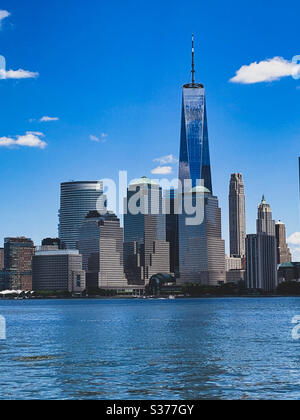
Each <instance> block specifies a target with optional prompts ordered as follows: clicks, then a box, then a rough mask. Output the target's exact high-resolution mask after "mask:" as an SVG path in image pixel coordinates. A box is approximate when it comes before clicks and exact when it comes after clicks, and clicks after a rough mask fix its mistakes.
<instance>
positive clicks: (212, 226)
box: [178, 187, 226, 286]
mask: <svg viewBox="0 0 300 420" xmlns="http://www.w3.org/2000/svg"><path fill="white" fill-rule="evenodd" d="M187 195H188V193H186V194H185V197H186V196H187ZM190 195H191V196H192V199H193V201H195V202H196V200H197V199H198V200H199V202H202V204H200V206H201V207H203V208H202V209H201V210H200V211H201V212H202V211H203V214H202V219H203V220H202V222H201V223H199V224H195V225H189V224H187V218H188V217H189V215H188V214H187V213H186V212H185V210H184V206H183V212H182V214H180V215H179V216H178V226H179V272H180V279H179V282H180V283H181V284H185V283H194V284H201V285H211V286H217V285H219V284H223V283H226V268H225V242H224V241H223V240H222V229H221V209H220V208H219V203H218V198H217V197H214V196H213V195H211V193H210V191H209V190H208V189H207V188H205V187H195V188H193V190H192V192H191V193H190ZM201 196H202V197H201Z"/></svg>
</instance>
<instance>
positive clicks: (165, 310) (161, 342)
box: [0, 298, 300, 400]
mask: <svg viewBox="0 0 300 420" xmlns="http://www.w3.org/2000/svg"><path fill="white" fill-rule="evenodd" d="M0 315H2V316H4V317H5V318H6V322H7V340H6V341H0V367H1V372H0V399H104V400H111V399H124V400H127V399H177V400H185V399H299V397H300V341H297V340H294V339H293V338H292V329H293V327H294V325H293V324H292V318H293V317H294V316H296V315H300V298H236V299H235V298H232V299H231V298H224V299H178V300H131V299H128V300H127V299H126V300H53V301H52V300H42V301H34V300H27V301H25V300H24V301H0Z"/></svg>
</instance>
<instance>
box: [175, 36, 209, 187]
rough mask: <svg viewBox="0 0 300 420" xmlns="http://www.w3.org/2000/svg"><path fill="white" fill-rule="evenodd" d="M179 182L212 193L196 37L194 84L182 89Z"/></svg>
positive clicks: (204, 108) (204, 100)
mask: <svg viewBox="0 0 300 420" xmlns="http://www.w3.org/2000/svg"><path fill="white" fill-rule="evenodd" d="M179 179H180V181H181V182H182V184H183V183H184V180H191V182H192V187H195V186H196V185H197V182H198V184H199V183H200V180H201V181H202V185H203V186H204V187H205V188H207V189H208V190H209V191H210V192H211V193H212V181H211V168H210V153H209V144H208V127H207V113H206V99H205V89H204V86H203V85H202V84H199V83H195V66H194V37H193V41H192V83H188V84H186V85H184V86H183V101H182V121H181V141H180V161H179Z"/></svg>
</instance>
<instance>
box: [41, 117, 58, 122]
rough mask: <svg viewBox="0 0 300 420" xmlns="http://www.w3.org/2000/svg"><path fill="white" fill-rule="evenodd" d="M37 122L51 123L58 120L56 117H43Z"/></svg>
mask: <svg viewBox="0 0 300 420" xmlns="http://www.w3.org/2000/svg"><path fill="white" fill-rule="evenodd" d="M39 121H40V122H53V121H59V118H58V117H47V116H45V117H42V118H40V120H39Z"/></svg>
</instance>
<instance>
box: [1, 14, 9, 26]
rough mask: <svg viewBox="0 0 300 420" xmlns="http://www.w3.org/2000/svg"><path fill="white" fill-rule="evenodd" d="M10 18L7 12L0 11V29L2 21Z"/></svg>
mask: <svg viewBox="0 0 300 420" xmlns="http://www.w3.org/2000/svg"><path fill="white" fill-rule="evenodd" d="M8 16H10V13H9V12H8V11H7V10H0V29H1V25H2V21H3V20H4V19H6V18H7V17H8Z"/></svg>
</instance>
